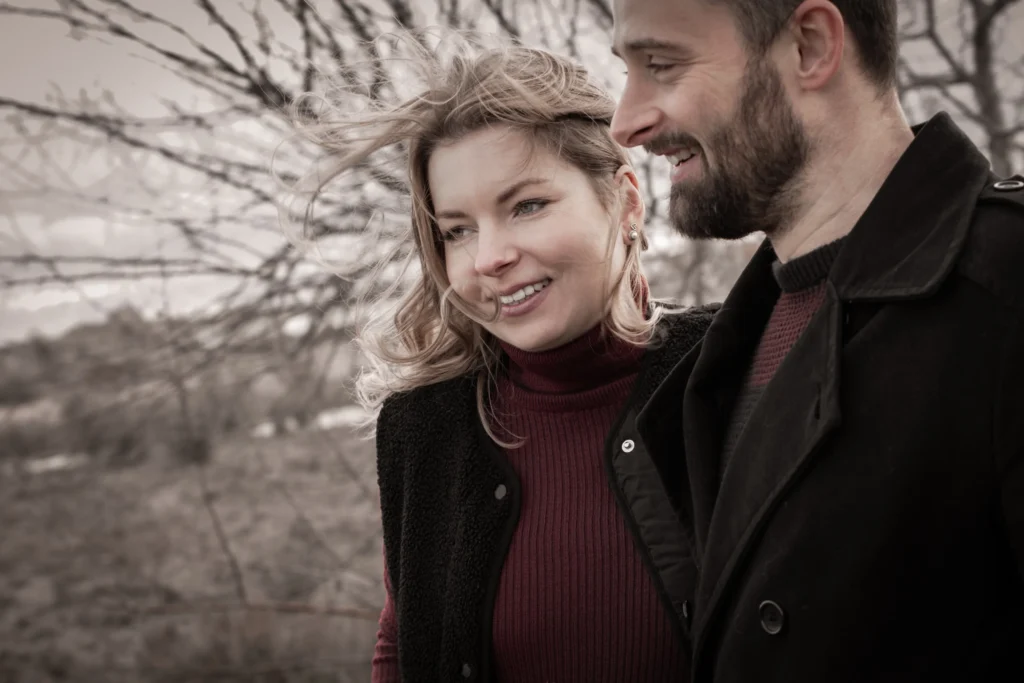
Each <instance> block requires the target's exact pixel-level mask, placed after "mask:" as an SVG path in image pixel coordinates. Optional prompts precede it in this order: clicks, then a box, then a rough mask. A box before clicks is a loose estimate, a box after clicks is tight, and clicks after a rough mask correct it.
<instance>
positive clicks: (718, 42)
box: [612, 0, 810, 239]
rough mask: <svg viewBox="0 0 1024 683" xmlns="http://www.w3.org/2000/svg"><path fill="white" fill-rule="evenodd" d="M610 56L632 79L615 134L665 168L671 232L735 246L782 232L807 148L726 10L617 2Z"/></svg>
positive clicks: (778, 85) (685, 3)
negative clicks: (658, 158) (665, 164)
mask: <svg viewBox="0 0 1024 683" xmlns="http://www.w3.org/2000/svg"><path fill="white" fill-rule="evenodd" d="M614 50H615V52H616V53H617V54H618V55H619V56H620V57H621V58H622V59H623V60H624V61H625V63H626V66H627V68H628V75H627V79H626V87H625V90H624V92H623V94H622V98H621V100H620V102H619V107H618V109H617V110H616V112H615V118H614V120H613V121H612V134H613V135H614V137H615V139H616V140H617V141H618V142H619V143H620V144H622V145H624V146H627V147H635V146H638V145H642V146H643V147H644V148H645V149H646V150H647V151H649V152H652V153H654V154H658V155H661V156H665V157H667V158H668V159H669V162H670V163H671V164H672V170H671V182H672V191H671V202H670V214H671V218H672V223H673V225H674V226H675V227H676V229H677V230H678V231H679V232H681V233H682V234H684V235H686V236H689V237H697V238H722V239H737V238H740V237H744V236H746V235H749V234H751V233H753V232H758V231H763V232H766V233H768V234H774V233H777V232H778V231H779V229H780V228H782V227H784V226H785V224H786V223H787V222H788V221H789V220H790V218H791V217H792V213H793V210H794V209H793V201H794V195H795V193H794V183H795V182H797V180H798V178H799V174H800V171H801V170H802V169H803V167H804V165H805V164H806V160H807V157H808V154H809V152H810V141H809V139H808V137H807V135H806V133H805V131H804V127H803V125H802V124H801V122H800V120H799V119H798V118H797V116H796V114H795V113H794V111H793V108H792V106H791V104H790V101H789V99H788V96H787V94H786V91H785V87H784V85H783V83H782V79H781V77H780V76H779V73H778V71H777V70H776V68H775V67H774V65H773V64H772V63H771V61H770V59H769V58H768V56H765V57H764V58H760V59H759V58H751V57H750V56H749V55H748V47H747V44H746V42H745V41H744V39H743V36H742V35H741V33H740V31H739V28H738V26H737V25H736V23H735V20H734V19H733V17H732V15H731V13H730V10H729V8H728V7H726V5H725V3H709V2H705V1H703V0H674V1H673V2H663V1H660V0H616V4H615V46H614Z"/></svg>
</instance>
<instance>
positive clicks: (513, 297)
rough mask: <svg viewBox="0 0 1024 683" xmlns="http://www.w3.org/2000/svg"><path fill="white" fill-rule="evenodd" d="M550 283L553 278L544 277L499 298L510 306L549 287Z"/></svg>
mask: <svg viewBox="0 0 1024 683" xmlns="http://www.w3.org/2000/svg"><path fill="white" fill-rule="evenodd" d="M549 284H551V279H550V278H544V279H543V280H541V281H540V282H534V283H533V284H532V285H526V286H525V287H523V288H522V289H519V290H517V291H515V292H512V293H511V294H509V295H508V296H502V297H499V298H500V299H501V303H503V304H505V305H506V306H510V305H512V304H517V303H519V302H520V301H522V300H523V299H525V298H527V297H530V296H533V295H534V294H536V293H537V292H539V291H540V290H542V289H544V288H545V287H547V286H548V285H549Z"/></svg>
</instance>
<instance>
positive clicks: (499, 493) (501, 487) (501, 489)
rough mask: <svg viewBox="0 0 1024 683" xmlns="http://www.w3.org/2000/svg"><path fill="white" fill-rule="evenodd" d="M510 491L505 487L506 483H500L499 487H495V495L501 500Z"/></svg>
mask: <svg viewBox="0 0 1024 683" xmlns="http://www.w3.org/2000/svg"><path fill="white" fill-rule="evenodd" d="M507 493H508V489H507V488H505V485H504V484H498V488H496V489H494V497H495V498H497V499H498V500H501V499H503V498H504V497H505V495H506V494H507Z"/></svg>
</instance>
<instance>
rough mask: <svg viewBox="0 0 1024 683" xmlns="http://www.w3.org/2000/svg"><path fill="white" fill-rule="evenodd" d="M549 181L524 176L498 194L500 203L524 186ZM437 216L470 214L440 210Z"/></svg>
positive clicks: (458, 217)
mask: <svg viewBox="0 0 1024 683" xmlns="http://www.w3.org/2000/svg"><path fill="white" fill-rule="evenodd" d="M547 182H548V179H547V178H524V179H522V180H520V181H518V182H516V183H513V184H512V185H510V186H509V187H508V188H506V189H505V190H503V191H502V193H501V194H499V195H498V204H504V203H505V202H507V201H508V200H510V199H512V197H515V196H516V193H517V192H519V191H520V190H522V189H523V188H524V187H529V186H530V185H543V184H544V183H547ZM435 217H436V218H438V219H441V218H452V219H456V220H459V219H464V218H468V217H469V216H467V215H466V213H465V212H463V211H439V212H437V214H436V216H435Z"/></svg>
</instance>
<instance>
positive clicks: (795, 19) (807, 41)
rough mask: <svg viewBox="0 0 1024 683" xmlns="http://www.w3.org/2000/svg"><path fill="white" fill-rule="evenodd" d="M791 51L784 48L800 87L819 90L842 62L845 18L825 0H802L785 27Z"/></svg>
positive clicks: (829, 79)
mask: <svg viewBox="0 0 1024 683" xmlns="http://www.w3.org/2000/svg"><path fill="white" fill-rule="evenodd" d="M787 32H788V37H789V40H790V43H791V48H792V51H787V55H788V56H787V61H788V62H789V65H790V70H791V76H792V77H793V78H794V79H795V80H796V82H797V83H799V85H800V88H801V89H802V90H807V91H810V90H819V89H821V88H823V87H824V86H825V85H827V84H828V83H829V81H831V80H832V77H833V76H835V74H836V72H837V71H839V68H840V67H841V66H842V62H843V52H844V49H845V45H846V22H844V21H843V15H842V13H841V12H840V11H839V8H837V7H836V6H835V5H834V4H832V3H831V2H829V0H804V2H802V3H801V4H800V5H799V6H798V7H797V8H796V10H795V11H794V12H793V16H792V17H791V18H790V20H789V24H788V27H787Z"/></svg>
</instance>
